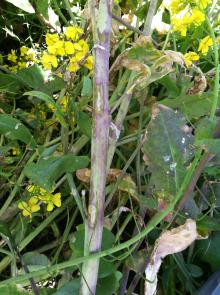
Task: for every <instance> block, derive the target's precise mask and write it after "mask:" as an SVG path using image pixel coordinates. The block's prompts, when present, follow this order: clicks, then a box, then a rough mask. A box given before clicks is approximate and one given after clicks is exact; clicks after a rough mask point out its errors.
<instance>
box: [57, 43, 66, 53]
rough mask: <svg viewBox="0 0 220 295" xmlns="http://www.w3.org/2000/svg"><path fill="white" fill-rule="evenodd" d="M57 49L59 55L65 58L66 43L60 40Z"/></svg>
mask: <svg viewBox="0 0 220 295" xmlns="http://www.w3.org/2000/svg"><path fill="white" fill-rule="evenodd" d="M56 47H57V55H60V56H64V55H65V48H64V41H63V40H60V41H58V42H57V43H56Z"/></svg>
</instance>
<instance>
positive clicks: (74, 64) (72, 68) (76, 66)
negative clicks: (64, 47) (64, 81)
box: [68, 62, 79, 73]
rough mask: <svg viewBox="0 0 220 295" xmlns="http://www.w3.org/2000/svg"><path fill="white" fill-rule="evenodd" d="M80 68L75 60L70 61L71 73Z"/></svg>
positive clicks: (69, 68)
mask: <svg viewBox="0 0 220 295" xmlns="http://www.w3.org/2000/svg"><path fill="white" fill-rule="evenodd" d="M78 69H79V65H78V64H77V63H75V62H70V64H69V66H68V71H69V72H71V73H74V72H76V71H78Z"/></svg>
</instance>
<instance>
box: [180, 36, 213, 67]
mask: <svg viewBox="0 0 220 295" xmlns="http://www.w3.org/2000/svg"><path fill="white" fill-rule="evenodd" d="M212 45H213V40H212V38H211V37H210V36H206V37H205V38H203V39H202V40H201V41H200V44H199V48H198V51H200V52H201V53H202V54H204V55H206V54H207V53H208V51H209V47H211V46H212ZM184 60H185V63H186V66H187V67H190V66H191V65H192V63H193V62H194V61H198V60H199V55H198V54H197V53H196V52H193V51H189V52H187V53H186V54H185V55H184Z"/></svg>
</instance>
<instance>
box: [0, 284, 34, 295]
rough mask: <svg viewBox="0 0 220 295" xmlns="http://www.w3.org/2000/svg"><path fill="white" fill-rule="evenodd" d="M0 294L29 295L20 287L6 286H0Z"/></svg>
mask: <svg viewBox="0 0 220 295" xmlns="http://www.w3.org/2000/svg"><path fill="white" fill-rule="evenodd" d="M0 294H4V295H30V293H29V292H28V291H26V290H24V289H23V288H21V287H17V286H13V285H8V286H2V287H1V286H0Z"/></svg>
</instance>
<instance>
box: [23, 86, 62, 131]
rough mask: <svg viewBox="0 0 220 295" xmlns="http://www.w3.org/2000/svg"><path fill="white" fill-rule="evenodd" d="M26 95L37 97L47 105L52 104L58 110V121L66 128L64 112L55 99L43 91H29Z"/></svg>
mask: <svg viewBox="0 0 220 295" xmlns="http://www.w3.org/2000/svg"><path fill="white" fill-rule="evenodd" d="M24 95H30V96H35V97H37V98H39V99H41V100H43V101H44V102H46V103H47V104H51V105H52V106H53V107H54V108H55V110H56V111H55V113H56V116H57V119H58V120H59V122H60V123H61V125H62V126H63V127H66V121H65V118H64V115H63V112H62V111H61V108H60V107H59V106H58V105H57V104H56V103H55V101H54V100H53V98H51V97H50V96H49V95H47V94H46V93H43V92H41V91H29V92H25V93H24Z"/></svg>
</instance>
